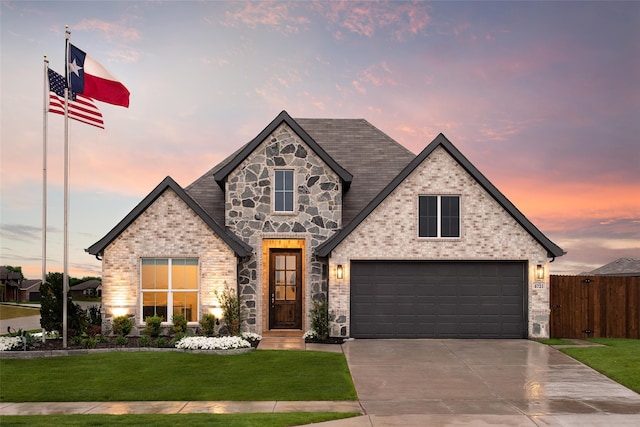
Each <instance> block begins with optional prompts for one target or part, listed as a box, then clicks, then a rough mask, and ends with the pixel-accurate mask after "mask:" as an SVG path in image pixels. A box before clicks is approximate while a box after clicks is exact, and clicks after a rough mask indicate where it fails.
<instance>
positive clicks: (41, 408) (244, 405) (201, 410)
mask: <svg viewBox="0 0 640 427" xmlns="http://www.w3.org/2000/svg"><path fill="white" fill-rule="evenodd" d="M300 411H301V412H360V413H362V408H361V407H360V404H359V403H358V402H357V401H340V402H333V401H328V402H325V401H313V402H309V401H302V402H289V401H258V402H234V401H213V402H207V401H204V402H202V401H198V402H186V401H178V402H175V401H170V402H26V403H0V415H59V414H68V415H71V414H85V415H86V414H109V415H123V414H241V413H253V412H267V413H275V412H300ZM0 424H2V422H1V421H0Z"/></svg>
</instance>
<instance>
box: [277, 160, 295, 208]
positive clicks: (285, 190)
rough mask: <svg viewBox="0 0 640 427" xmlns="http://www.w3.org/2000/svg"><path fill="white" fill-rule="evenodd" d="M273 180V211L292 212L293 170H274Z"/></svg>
mask: <svg viewBox="0 0 640 427" xmlns="http://www.w3.org/2000/svg"><path fill="white" fill-rule="evenodd" d="M274 181H275V185H274V186H273V188H274V191H273V197H274V203H273V209H274V211H276V212H293V171H292V170H284V169H283V170H276V171H275V174H274Z"/></svg>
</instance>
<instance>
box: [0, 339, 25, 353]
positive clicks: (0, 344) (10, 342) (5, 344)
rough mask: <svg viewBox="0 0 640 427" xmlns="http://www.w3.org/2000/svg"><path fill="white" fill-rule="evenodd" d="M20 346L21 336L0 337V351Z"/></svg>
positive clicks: (15, 348) (16, 348)
mask: <svg viewBox="0 0 640 427" xmlns="http://www.w3.org/2000/svg"><path fill="white" fill-rule="evenodd" d="M21 347H22V338H21V337H0V351H9V350H19V349H20V348H21Z"/></svg>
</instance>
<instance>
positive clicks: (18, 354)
mask: <svg viewBox="0 0 640 427" xmlns="http://www.w3.org/2000/svg"><path fill="white" fill-rule="evenodd" d="M253 350H254V348H253V347H249V348H234V349H230V350H183V349H180V348H157V347H139V348H127V347H122V348H90V349H82V348H77V349H75V348H74V349H66V350H28V351H0V359H38V358H42V357H59V356H78V355H81V354H96V353H113V352H128V353H131V352H158V351H163V352H167V351H172V352H176V351H178V352H182V353H197V354H221V355H227V354H228V355H233V354H242V353H248V352H250V351H253Z"/></svg>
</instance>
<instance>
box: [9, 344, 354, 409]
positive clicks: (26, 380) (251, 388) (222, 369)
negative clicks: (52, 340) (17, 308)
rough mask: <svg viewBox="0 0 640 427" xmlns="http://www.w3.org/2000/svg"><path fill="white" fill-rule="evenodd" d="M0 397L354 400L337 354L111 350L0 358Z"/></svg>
mask: <svg viewBox="0 0 640 427" xmlns="http://www.w3.org/2000/svg"><path fill="white" fill-rule="evenodd" d="M0 384H2V388H1V389H0V401H1V402H76V401H95V402H113V401H153V400H168V401H171V400H185V401H203V400H233V401H243V400H249V401H250V400H255V401H263V400H284V401H289V400H356V399H357V395H356V392H355V388H354V386H353V381H352V380H351V375H350V373H349V368H348V366H347V362H346V360H345V358H344V355H343V354H341V353H325V352H315V351H289V350H287V351H279V350H271V351H262V350H260V351H252V352H249V353H244V354H237V355H215V354H194V353H187V352H185V353H182V352H113V353H95V354H89V355H79V356H66V357H52V358H42V359H2V360H0Z"/></svg>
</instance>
